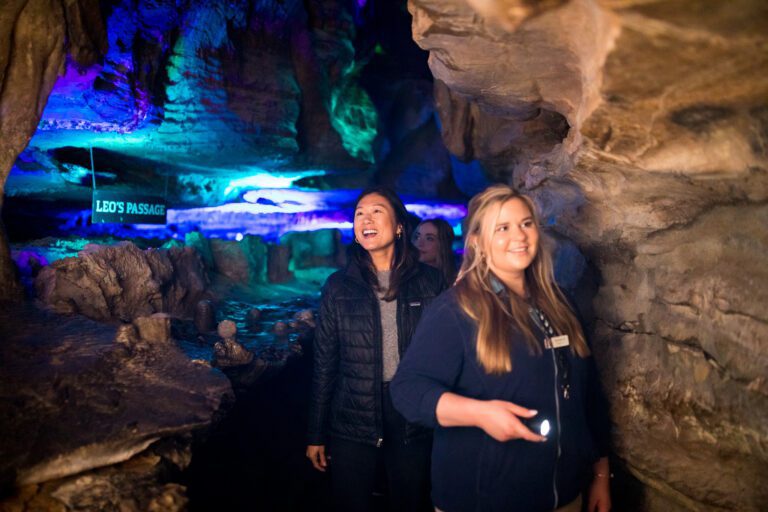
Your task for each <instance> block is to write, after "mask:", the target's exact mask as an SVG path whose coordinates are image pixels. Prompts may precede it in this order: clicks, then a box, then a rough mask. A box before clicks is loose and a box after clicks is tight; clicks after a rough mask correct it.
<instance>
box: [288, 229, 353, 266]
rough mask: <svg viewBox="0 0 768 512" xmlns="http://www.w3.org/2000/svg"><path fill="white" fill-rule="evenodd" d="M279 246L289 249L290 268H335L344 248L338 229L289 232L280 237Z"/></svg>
mask: <svg viewBox="0 0 768 512" xmlns="http://www.w3.org/2000/svg"><path fill="white" fill-rule="evenodd" d="M280 245H281V246H285V247H288V248H290V256H291V261H290V268H291V269H292V270H294V269H306V268H312V267H335V266H339V265H340V261H341V260H342V259H343V253H344V246H343V244H342V243H341V232H340V231H339V230H338V229H318V230H315V231H291V232H288V233H285V234H284V235H283V236H281V237H280Z"/></svg>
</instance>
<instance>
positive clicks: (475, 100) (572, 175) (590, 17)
mask: <svg viewBox="0 0 768 512" xmlns="http://www.w3.org/2000/svg"><path fill="white" fill-rule="evenodd" d="M533 4H534V3H532V2H526V1H522V0H520V1H516V0H506V1H502V0H498V1H495V2H479V1H467V2H464V1H463V0H452V1H448V2H445V1H436V0H411V1H410V3H409V9H410V10H411V12H412V14H413V32H414V38H415V40H416V42H417V43H418V44H419V45H420V46H421V47H422V48H425V49H428V50H429V51H430V60H429V64H430V69H431V70H432V72H433V74H434V77H435V92H436V98H437V101H438V109H439V112H440V118H441V122H442V131H443V137H444V140H445V142H446V145H447V146H448V147H449V149H450V150H451V151H452V152H453V153H455V154H456V155H458V156H460V157H461V158H463V159H465V160H476V161H477V162H478V163H479V164H480V166H481V167H482V169H483V170H484V172H485V174H486V177H487V178H488V179H491V180H503V181H506V182H508V183H510V184H512V185H514V186H515V187H518V188H520V189H522V190H524V191H527V192H529V193H531V194H533V195H534V196H535V197H536V199H537V201H538V203H539V205H540V206H541V207H542V209H543V212H544V215H545V218H547V219H551V220H552V221H553V222H554V228H555V229H556V230H557V231H559V232H560V233H563V234H565V235H568V236H569V237H571V238H572V239H574V240H575V241H576V242H577V243H578V244H579V245H580V246H581V248H582V250H583V251H584V252H585V253H586V254H587V256H588V257H589V259H591V261H592V262H593V264H594V265H595V266H596V267H597V270H598V272H599V275H600V282H599V291H598V294H597V296H596V298H595V301H594V312H595V315H596V317H597V318H596V327H595V330H594V339H595V353H596V356H597V357H598V361H599V363H600V366H601V368H602V370H603V380H604V383H605V386H606V389H607V391H608V393H609V397H610V399H611V404H612V413H613V421H614V423H615V434H614V441H615V449H616V454H617V456H618V457H619V459H620V461H621V462H622V464H623V467H624V468H625V469H626V470H628V472H629V473H631V475H633V476H634V477H636V478H637V479H638V480H639V481H640V482H642V484H643V486H644V487H643V490H642V492H641V498H640V499H638V500H636V501H635V502H633V503H626V504H620V506H621V508H622V510H659V511H660V510H665V511H666V510H751V511H757V510H764V509H766V507H768V493H767V492H766V491H765V487H764V485H761V484H760V482H765V481H768V452H766V450H765V446H766V441H768V388H767V387H766V379H765V375H768V357H766V348H765V344H764V340H765V339H767V338H768V307H767V306H766V304H768V301H766V297H765V294H766V292H765V290H766V284H768V272H767V271H766V270H765V265H764V263H763V262H764V260H765V257H764V254H765V253H766V251H767V250H768V230H767V229H766V226H768V223H767V222H766V220H768V219H767V218H766V215H767V212H768V210H766V200H768V176H766V173H767V172H768V171H767V169H768V160H767V155H766V142H765V141H766V135H767V134H768V132H766V115H765V112H766V98H768V52H766V51H765V50H766V46H768V39H766V35H765V34H768V11H767V10H766V7H765V5H764V3H762V2H758V1H743V2H733V3H731V2H729V3H719V4H716V5H713V4H707V6H706V7H705V6H703V4H699V3H697V2H693V1H690V2H689V1H681V2H675V3H669V2H655V1H651V2H645V1H643V2H640V1H638V2H633V1H630V2H618V1H610V0H606V1H593V0H571V1H565V2H541V3H538V6H537V7H536V8H534V7H533Z"/></svg>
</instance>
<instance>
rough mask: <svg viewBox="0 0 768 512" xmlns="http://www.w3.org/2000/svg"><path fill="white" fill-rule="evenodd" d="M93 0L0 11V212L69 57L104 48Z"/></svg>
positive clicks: (0, 249)
mask: <svg viewBox="0 0 768 512" xmlns="http://www.w3.org/2000/svg"><path fill="white" fill-rule="evenodd" d="M98 12H99V9H98V2H96V1H94V0H75V1H73V2H63V1H61V0H9V1H8V2H4V4H3V7H2V9H0V34H2V35H0V112H2V116H0V140H2V141H3V142H2V144H0V210H1V209H2V205H3V196H4V194H3V191H4V188H5V181H6V179H7V178H8V173H9V172H10V171H11V166H12V165H13V163H14V161H15V160H16V157H17V156H18V154H19V153H20V152H21V151H22V150H23V149H24V148H25V147H26V145H27V143H28V142H29V139H30V138H31V137H32V134H33V133H34V132H35V129H36V128H37V123H38V121H40V116H41V115H42V113H43V107H45V104H46V102H47V101H48V95H49V94H50V92H51V89H53V86H54V84H55V82H56V78H57V76H58V75H59V74H61V73H62V71H63V69H64V62H65V58H66V55H67V52H66V50H65V44H64V42H65V40H66V41H68V44H69V54H70V55H71V57H72V59H73V61H74V63H76V65H79V66H88V65H90V64H93V63H94V62H95V61H96V59H97V58H98V57H99V56H100V55H102V54H103V53H104V51H105V50H106V34H105V32H104V27H103V26H102V24H101V21H100V19H99V16H98ZM6 244H7V241H6V236H5V230H4V228H3V225H2V221H0V283H2V285H1V286H0V299H10V298H14V297H19V295H20V293H21V290H20V289H19V287H18V284H17V280H16V278H15V276H14V275H13V264H12V262H11V260H10V251H9V249H8V246H7V245H6Z"/></svg>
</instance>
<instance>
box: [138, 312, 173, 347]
mask: <svg viewBox="0 0 768 512" xmlns="http://www.w3.org/2000/svg"><path fill="white" fill-rule="evenodd" d="M133 325H135V326H136V329H137V330H138V331H139V337H140V338H141V339H142V340H144V341H146V342H149V343H169V342H170V341H171V317H170V315H169V314H167V313H155V314H153V315H150V316H140V317H138V318H134V319H133Z"/></svg>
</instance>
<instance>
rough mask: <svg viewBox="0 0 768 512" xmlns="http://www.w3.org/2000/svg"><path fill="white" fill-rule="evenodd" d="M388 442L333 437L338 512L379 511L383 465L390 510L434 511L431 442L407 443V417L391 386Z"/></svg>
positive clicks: (386, 427) (332, 463) (387, 402)
mask: <svg viewBox="0 0 768 512" xmlns="http://www.w3.org/2000/svg"><path fill="white" fill-rule="evenodd" d="M383 406H384V407H383V409H384V411H383V412H384V418H383V419H384V438H383V439H384V441H383V442H382V444H381V446H380V447H379V448H376V447H375V446H371V445H367V444H363V443H356V442H354V441H345V440H343V439H331V440H330V443H329V447H328V450H329V454H330V456H331V460H330V462H329V471H330V474H331V482H332V485H333V499H334V502H335V504H336V509H337V510H339V511H349V512H367V511H372V510H374V509H375V507H374V501H373V500H374V498H373V492H374V490H375V489H376V487H377V486H376V476H377V467H380V466H381V465H383V468H384V474H385V476H386V479H387V483H386V488H387V497H388V500H387V501H388V503H389V510H391V511H393V512H394V511H397V512H409V511H412V512H423V511H426V510H432V505H431V502H430V498H429V493H430V485H429V478H430V475H429V462H430V457H431V451H432V440H431V439H419V440H416V441H409V442H408V443H407V444H406V443H405V442H404V441H403V434H405V419H404V418H403V417H402V416H401V415H400V413H399V412H397V411H396V410H395V408H394V407H393V406H392V398H391V397H390V395H389V386H387V385H386V384H385V385H384V392H383Z"/></svg>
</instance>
